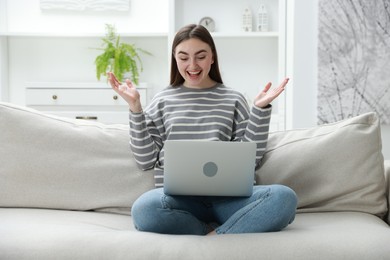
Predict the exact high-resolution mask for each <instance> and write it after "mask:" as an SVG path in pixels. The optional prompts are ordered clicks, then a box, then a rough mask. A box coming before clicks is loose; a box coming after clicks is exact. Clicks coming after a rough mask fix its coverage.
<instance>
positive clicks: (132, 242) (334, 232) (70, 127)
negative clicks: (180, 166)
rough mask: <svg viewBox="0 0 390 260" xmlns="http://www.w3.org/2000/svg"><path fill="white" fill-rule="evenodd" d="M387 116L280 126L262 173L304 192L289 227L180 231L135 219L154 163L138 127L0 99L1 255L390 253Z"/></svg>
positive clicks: (103, 256) (149, 184)
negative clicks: (384, 144) (156, 229)
mask: <svg viewBox="0 0 390 260" xmlns="http://www.w3.org/2000/svg"><path fill="white" fill-rule="evenodd" d="M379 126H380V124H379V120H378V118H377V117H376V115H375V114H374V113H369V114H364V115H361V116H358V117H355V118H351V119H347V120H344V121H341V122H337V123H333V124H329V125H324V126H319V127H314V128H310V129H301V130H292V131H286V132H275V133H271V134H270V136H269V144H268V148H267V152H266V154H265V157H264V160H263V165H262V167H261V169H260V170H258V171H257V172H256V177H257V180H258V182H259V183H264V184H269V183H282V184H285V185H288V186H290V187H291V188H293V189H294V190H295V191H296V193H297V195H298V198H299V205H298V214H297V216H296V219H295V221H294V223H293V224H292V225H290V226H288V227H287V228H286V229H285V230H284V231H282V232H275V233H261V234H239V235H220V236H212V237H203V236H189V235H182V236H173V235H161V234H153V233H145V232H138V231H136V230H135V229H134V227H133V224H132V219H131V216H130V215H129V212H130V207H131V205H132V203H133V202H134V200H135V199H136V198H137V197H138V196H139V195H140V194H142V193H143V192H145V191H147V190H149V189H152V188H153V176H152V175H153V174H152V173H151V172H141V171H140V170H138V169H137V166H136V164H135V162H134V159H133V157H132V154H131V152H130V150H129V145H128V127H127V126H125V125H115V126H108V125H102V124H98V123H91V122H84V121H77V120H70V119H65V118H59V117H53V116H49V115H45V114H42V113H39V112H37V111H34V110H31V109H27V108H23V107H19V106H15V105H11V104H7V103H0V180H1V181H0V259H18V260H20V259H169V260H172V259H327V260H328V259H370V260H372V259H376V260H377V259H390V229H389V226H388V224H387V222H388V219H387V211H388V203H387V201H388V192H387V189H388V187H389V185H388V180H387V179H385V176H387V175H389V174H390V163H389V161H386V162H384V161H383V156H382V154H381V138H380V127H379ZM384 165H385V167H384Z"/></svg>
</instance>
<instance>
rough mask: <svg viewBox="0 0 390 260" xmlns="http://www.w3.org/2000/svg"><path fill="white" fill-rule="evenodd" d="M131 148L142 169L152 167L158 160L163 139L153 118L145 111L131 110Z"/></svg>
mask: <svg viewBox="0 0 390 260" xmlns="http://www.w3.org/2000/svg"><path fill="white" fill-rule="evenodd" d="M129 119H130V148H131V150H132V152H133V155H134V158H135V160H136V162H137V165H138V167H139V168H140V169H142V170H149V169H152V168H153V167H154V166H155V164H156V162H157V161H158V156H159V151H160V150H161V148H162V140H161V137H160V135H159V133H158V130H157V128H156V126H155V124H154V122H153V121H152V120H148V119H147V116H146V115H145V113H143V112H142V113H132V112H130V118H129Z"/></svg>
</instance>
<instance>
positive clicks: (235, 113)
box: [130, 84, 271, 187]
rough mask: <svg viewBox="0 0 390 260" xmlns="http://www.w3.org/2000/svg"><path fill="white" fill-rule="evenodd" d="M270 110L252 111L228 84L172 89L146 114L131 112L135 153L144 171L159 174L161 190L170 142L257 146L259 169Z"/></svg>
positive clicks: (156, 179) (145, 111)
mask: <svg viewBox="0 0 390 260" xmlns="http://www.w3.org/2000/svg"><path fill="white" fill-rule="evenodd" d="M270 117H271V106H269V107H267V108H264V109H262V108H257V107H255V106H253V107H252V109H251V111H249V108H248V104H247V102H246V100H245V98H244V96H243V95H242V94H241V93H239V92H238V91H236V90H234V89H231V88H228V87H226V86H224V85H223V84H216V85H215V86H214V87H212V88H208V89H191V88H186V87H184V86H179V87H172V86H169V87H167V88H165V89H164V90H163V91H161V92H160V93H158V94H157V95H156V96H155V97H154V98H153V100H152V102H151V103H150V104H149V106H148V107H147V108H146V109H145V110H144V111H143V112H141V113H132V112H130V147H131V150H132V152H133V154H134V158H135V160H136V162H137V164H138V166H139V167H140V168H141V169H142V170H149V169H152V168H154V169H155V184H156V187H162V186H163V183H164V175H163V171H164V142H165V140H179V139H180V140H211V141H245V142H256V143H257V153H256V163H257V165H258V164H259V163H260V161H261V158H262V156H263V154H264V151H265V149H266V145H267V140H268V130H269V123H270Z"/></svg>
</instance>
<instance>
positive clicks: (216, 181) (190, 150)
mask: <svg viewBox="0 0 390 260" xmlns="http://www.w3.org/2000/svg"><path fill="white" fill-rule="evenodd" d="M255 164H256V143H252V142H222V141H195V140H193V141H187V140H186V141H179V140H167V141H166V142H165V144H164V193H165V194H168V195H192V196H245V197H247V196H250V195H251V194H252V191H253V183H254V174H255Z"/></svg>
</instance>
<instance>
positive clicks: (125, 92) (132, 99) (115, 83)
mask: <svg viewBox="0 0 390 260" xmlns="http://www.w3.org/2000/svg"><path fill="white" fill-rule="evenodd" d="M107 76H108V82H110V85H111V87H112V89H113V90H114V91H115V92H116V93H118V94H119V95H120V96H121V97H122V98H123V99H124V100H125V101H126V102H127V103H128V104H129V107H130V110H131V112H133V113H139V112H142V106H141V99H140V95H139V92H138V90H137V89H136V88H135V86H134V85H133V83H132V82H131V81H130V80H128V79H127V80H126V84H122V83H121V82H120V81H119V80H118V79H117V78H116V77H115V75H114V73H112V72H107Z"/></svg>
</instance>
